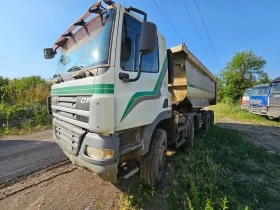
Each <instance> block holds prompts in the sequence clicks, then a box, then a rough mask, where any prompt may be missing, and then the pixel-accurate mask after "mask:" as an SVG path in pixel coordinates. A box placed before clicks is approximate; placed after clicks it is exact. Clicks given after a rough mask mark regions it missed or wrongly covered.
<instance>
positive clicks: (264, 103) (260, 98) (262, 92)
mask: <svg viewBox="0 0 280 210" xmlns="http://www.w3.org/2000/svg"><path fill="white" fill-rule="evenodd" d="M270 91H271V86H270V85H269V84H260V85H255V86H254V87H252V91H251V93H250V99H249V112H251V113H253V114H258V115H266V114H267V108H268V103H269V100H268V97H269V95H270Z"/></svg>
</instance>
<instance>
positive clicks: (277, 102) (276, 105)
mask: <svg viewBox="0 0 280 210" xmlns="http://www.w3.org/2000/svg"><path fill="white" fill-rule="evenodd" d="M270 86H271V91H270V94H269V97H268V101H269V103H268V109H267V116H268V117H269V118H271V119H279V120H280V77H278V78H276V79H274V80H272V81H271V83H270Z"/></svg>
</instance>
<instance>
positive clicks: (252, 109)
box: [249, 106, 267, 115]
mask: <svg viewBox="0 0 280 210" xmlns="http://www.w3.org/2000/svg"><path fill="white" fill-rule="evenodd" d="M249 112H251V113H254V114H258V115H266V114H267V107H263V106H250V108H249Z"/></svg>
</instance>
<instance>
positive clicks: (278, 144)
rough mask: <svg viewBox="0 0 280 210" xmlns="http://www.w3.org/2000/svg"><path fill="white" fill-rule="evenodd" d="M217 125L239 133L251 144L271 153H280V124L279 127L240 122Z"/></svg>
mask: <svg viewBox="0 0 280 210" xmlns="http://www.w3.org/2000/svg"><path fill="white" fill-rule="evenodd" d="M216 125H218V126H221V127H224V128H229V129H232V130H236V131H238V132H239V133H240V134H241V135H242V136H244V137H245V138H246V139H247V140H248V141H249V142H251V143H253V144H254V145H256V146H260V147H264V148H265V149H266V150H268V151H269V152H271V153H280V123H279V127H276V126H266V125H255V124H241V123H239V122H237V123H236V122H218V123H216Z"/></svg>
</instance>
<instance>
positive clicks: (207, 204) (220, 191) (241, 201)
mask: <svg viewBox="0 0 280 210" xmlns="http://www.w3.org/2000/svg"><path fill="white" fill-rule="evenodd" d="M213 110H216V111H215V113H216V118H217V119H218V120H219V119H221V118H224V117H226V118H230V119H234V120H237V121H242V122H248V123H254V124H262V125H272V126H279V122H275V121H270V120H268V119H266V118H264V117H261V116H257V115H253V114H250V113H247V112H245V111H242V110H240V109H238V108H237V107H236V106H234V107H229V106H228V105H224V104H219V105H216V106H214V107H213ZM121 201H122V202H121V203H122V205H121V207H122V209H170V210H173V209H174V210H175V209H195V210H196V209H199V210H200V209H205V210H206V209H207V210H208V209H223V210H225V209H274V210H277V209H280V206H279V201H280V156H279V155H277V154H271V153H268V152H267V151H265V150H264V149H263V148H260V147H256V146H254V145H252V144H250V143H249V142H247V141H246V140H245V139H244V138H243V137H242V136H241V135H240V134H239V133H238V132H237V131H234V130H230V129H227V128H222V127H219V126H217V125H214V126H213V127H212V128H211V129H210V131H209V132H208V133H205V132H199V133H198V134H197V135H196V146H195V148H193V149H191V150H186V151H183V150H180V149H179V150H178V151H177V152H176V154H175V155H174V156H172V157H170V158H169V163H168V166H167V168H166V175H165V178H164V180H163V181H162V183H161V184H160V185H159V186H156V187H151V186H148V185H146V184H144V183H143V182H141V181H139V180H138V179H137V178H136V179H135V180H134V181H133V182H132V184H131V186H130V188H129V190H128V191H127V193H124V194H123V195H122V197H121Z"/></svg>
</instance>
